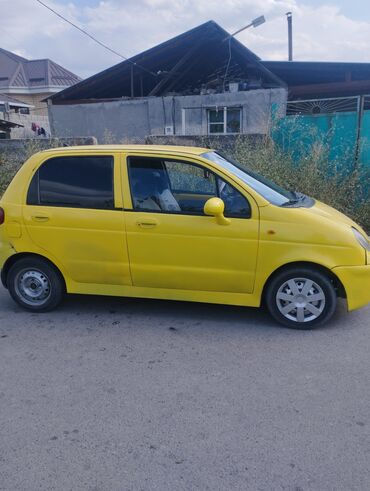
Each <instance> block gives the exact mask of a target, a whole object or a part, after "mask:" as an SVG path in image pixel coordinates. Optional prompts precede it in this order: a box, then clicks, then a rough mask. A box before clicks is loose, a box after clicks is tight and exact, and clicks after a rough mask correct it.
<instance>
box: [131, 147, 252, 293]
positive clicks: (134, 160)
mask: <svg viewBox="0 0 370 491" xmlns="http://www.w3.org/2000/svg"><path fill="white" fill-rule="evenodd" d="M123 176H124V179H126V182H125V183H124V188H126V190H127V192H126V193H125V196H124V199H125V201H124V203H125V209H126V210H127V213H126V214H125V215H126V230H127V244H128V252H129V260H130V267H131V274H132V280H133V284H134V286H139V287H151V288H165V289H178V290H193V291H209V292H233V293H251V292H252V291H253V286H254V278H255V269H256V260H257V250H258V230H259V226H258V221H259V216H258V207H257V205H256V203H255V202H254V201H253V199H252V198H251V197H247V196H246V195H245V194H243V193H242V192H241V190H240V189H239V190H238V189H236V187H235V184H234V185H232V184H231V183H230V182H227V181H226V180H225V179H224V178H222V177H221V176H220V175H217V174H216V173H214V172H213V171H212V169H211V168H210V167H207V166H206V165H205V164H201V165H200V164H199V163H196V162H193V161H190V160H186V161H185V160H178V159H176V158H168V157H160V156H156V157H154V156H153V157H147V156H144V155H142V156H141V155H128V156H127V159H126V165H125V166H124V168H123ZM128 191H130V194H129V192H128ZM214 196H219V197H221V198H222V199H223V200H224V202H225V205H226V206H225V216H226V217H228V218H229V225H219V224H218V223H217V221H216V220H215V218H214V217H210V216H206V215H205V214H204V211H203V208H204V204H205V202H206V201H207V200H208V199H209V198H211V197H214Z"/></svg>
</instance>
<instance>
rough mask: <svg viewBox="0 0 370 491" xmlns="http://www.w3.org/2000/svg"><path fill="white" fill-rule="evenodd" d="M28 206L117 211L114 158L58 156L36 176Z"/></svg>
mask: <svg viewBox="0 0 370 491" xmlns="http://www.w3.org/2000/svg"><path fill="white" fill-rule="evenodd" d="M27 204H29V205H44V206H65V207H68V208H95V209H112V208H114V195H113V157H110V156H96V157H95V156H92V157H85V156H83V157H82V156H81V157H77V156H76V157H72V156H71V157H55V158H51V159H49V160H47V161H46V162H45V163H44V164H42V166H41V167H40V168H39V170H38V171H37V172H36V174H35V175H34V177H33V179H32V181H31V184H30V187H29V190H28V196H27Z"/></svg>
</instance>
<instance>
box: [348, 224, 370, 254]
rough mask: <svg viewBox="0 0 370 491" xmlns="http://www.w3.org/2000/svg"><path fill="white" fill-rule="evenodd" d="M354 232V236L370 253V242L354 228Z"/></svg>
mask: <svg viewBox="0 0 370 491" xmlns="http://www.w3.org/2000/svg"><path fill="white" fill-rule="evenodd" d="M352 230H353V233H354V236H355V237H356V239H357V242H358V243H359V244H360V245H361V246H362V247H363V248H364V249H366V250H367V251H370V242H369V240H368V239H367V238H366V237H364V236H363V235H362V234H361V233H360V232H359V231H358V230H356V229H355V228H353V227H352Z"/></svg>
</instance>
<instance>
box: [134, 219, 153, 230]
mask: <svg viewBox="0 0 370 491" xmlns="http://www.w3.org/2000/svg"><path fill="white" fill-rule="evenodd" d="M136 225H137V226H138V227H140V228H153V227H156V226H157V225H158V222H157V221H156V220H139V221H138V222H136Z"/></svg>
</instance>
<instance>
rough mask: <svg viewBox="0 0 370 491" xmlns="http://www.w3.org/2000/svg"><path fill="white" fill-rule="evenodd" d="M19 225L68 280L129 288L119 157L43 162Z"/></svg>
mask: <svg viewBox="0 0 370 491" xmlns="http://www.w3.org/2000/svg"><path fill="white" fill-rule="evenodd" d="M117 184H118V185H117ZM23 220H24V222H25V225H26V227H27V231H28V234H29V236H30V238H31V239H32V241H33V242H34V243H35V244H36V245H37V246H38V247H39V249H40V253H41V254H42V255H45V256H46V257H48V258H49V259H50V260H52V261H55V262H56V263H57V264H59V265H61V266H63V269H64V271H65V272H66V273H67V274H68V277H69V279H70V280H72V281H75V282H77V283H89V284H95V285H130V284H131V276H130V269H129V263H128V256H127V246H126V232H125V226H124V213H123V210H122V192H121V186H120V155H119V154H116V155H114V154H112V155H103V154H95V155H91V154H87V155H86V154H80V155H79V154H76V155H72V154H71V153H68V154H67V155H65V154H64V155H63V154H62V155H59V156H58V155H57V156H55V157H52V158H48V159H46V160H45V161H44V162H43V163H42V164H41V166H40V167H39V168H38V170H37V171H36V172H35V174H34V176H33V178H32V181H31V184H30V187H29V190H28V195H27V203H26V204H25V205H24V207H23Z"/></svg>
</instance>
